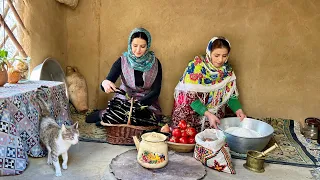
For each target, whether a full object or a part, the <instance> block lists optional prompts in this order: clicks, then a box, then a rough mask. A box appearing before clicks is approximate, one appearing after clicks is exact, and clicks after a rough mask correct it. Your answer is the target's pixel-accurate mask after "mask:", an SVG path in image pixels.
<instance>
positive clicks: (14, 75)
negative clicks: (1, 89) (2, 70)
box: [8, 70, 20, 84]
mask: <svg viewBox="0 0 320 180" xmlns="http://www.w3.org/2000/svg"><path fill="white" fill-rule="evenodd" d="M19 80H20V72H19V71H15V70H13V71H12V70H8V83H10V84H16V83H18V81H19Z"/></svg>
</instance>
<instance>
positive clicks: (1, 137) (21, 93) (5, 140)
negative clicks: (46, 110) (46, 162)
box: [0, 81, 71, 176]
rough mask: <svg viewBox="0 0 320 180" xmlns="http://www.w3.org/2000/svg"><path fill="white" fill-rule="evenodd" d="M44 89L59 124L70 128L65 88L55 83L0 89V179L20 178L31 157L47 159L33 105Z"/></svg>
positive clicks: (36, 108)
mask: <svg viewBox="0 0 320 180" xmlns="http://www.w3.org/2000/svg"><path fill="white" fill-rule="evenodd" d="M41 86H42V87H45V88H42V89H43V90H44V92H45V94H46V96H47V99H48V100H47V103H48V105H49V107H50V110H51V114H52V115H53V116H54V117H55V119H56V122H57V123H58V124H59V125H60V126H61V125H62V124H66V125H71V121H70V113H69V104H68V103H69V101H68V99H67V97H66V93H65V85H64V83H62V82H55V81H26V82H23V83H18V84H8V83H7V84H5V85H4V86H3V87H0V176H5V175H18V174H21V173H22V172H23V171H24V170H25V169H26V167H27V165H28V156H31V157H44V156H46V154H47V152H46V149H45V147H44V146H43V145H42V144H40V139H39V127H40V126H39V124H40V123H39V112H40V109H39V107H38V106H37V104H36V102H35V101H34V99H35V95H36V93H35V92H36V90H37V88H39V87H41Z"/></svg>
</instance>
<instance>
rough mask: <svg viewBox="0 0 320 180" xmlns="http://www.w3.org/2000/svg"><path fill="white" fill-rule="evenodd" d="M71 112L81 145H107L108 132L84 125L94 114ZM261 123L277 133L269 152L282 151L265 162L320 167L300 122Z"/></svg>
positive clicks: (319, 149) (268, 120) (318, 156)
mask: <svg viewBox="0 0 320 180" xmlns="http://www.w3.org/2000/svg"><path fill="white" fill-rule="evenodd" d="M70 110H71V117H72V119H73V121H74V122H75V121H78V122H79V128H80V140H81V141H89V142H100V143H106V140H105V137H106V131H105V129H104V128H103V127H97V126H96V125H95V124H94V123H93V124H89V123H86V122H85V116H86V114H89V113H91V112H92V110H89V111H88V112H87V113H85V114H79V113H77V112H76V110H75V109H74V107H73V106H72V105H70ZM261 120H262V121H264V122H266V123H268V124H270V125H272V127H273V128H274V131H275V132H274V136H273V138H272V139H271V141H270V142H269V145H268V146H267V147H266V148H268V147H269V146H271V145H273V144H274V142H277V143H278V145H279V146H280V148H277V149H276V150H274V151H272V152H270V153H269V154H268V156H267V158H266V162H269V163H275V164H284V165H293V166H303V167H318V166H320V146H319V145H318V144H317V143H316V142H314V141H310V140H308V139H307V140H306V139H305V138H304V137H303V135H301V132H300V125H299V123H298V122H296V121H293V120H288V119H280V118H278V119H272V118H264V119H261ZM231 155H232V157H233V158H237V159H246V154H239V153H236V152H231Z"/></svg>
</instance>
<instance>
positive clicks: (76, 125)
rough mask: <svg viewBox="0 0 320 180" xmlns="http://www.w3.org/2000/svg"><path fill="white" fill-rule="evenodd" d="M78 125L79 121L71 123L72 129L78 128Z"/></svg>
mask: <svg viewBox="0 0 320 180" xmlns="http://www.w3.org/2000/svg"><path fill="white" fill-rule="evenodd" d="M78 127H79V123H78V121H77V122H76V123H74V124H73V129H78Z"/></svg>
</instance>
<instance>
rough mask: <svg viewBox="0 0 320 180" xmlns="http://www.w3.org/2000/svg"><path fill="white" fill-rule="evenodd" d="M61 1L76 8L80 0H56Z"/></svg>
mask: <svg viewBox="0 0 320 180" xmlns="http://www.w3.org/2000/svg"><path fill="white" fill-rule="evenodd" d="M56 1H58V2H60V3H63V4H65V5H67V6H70V7H71V8H72V9H74V8H76V7H77V5H78V0H56Z"/></svg>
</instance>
